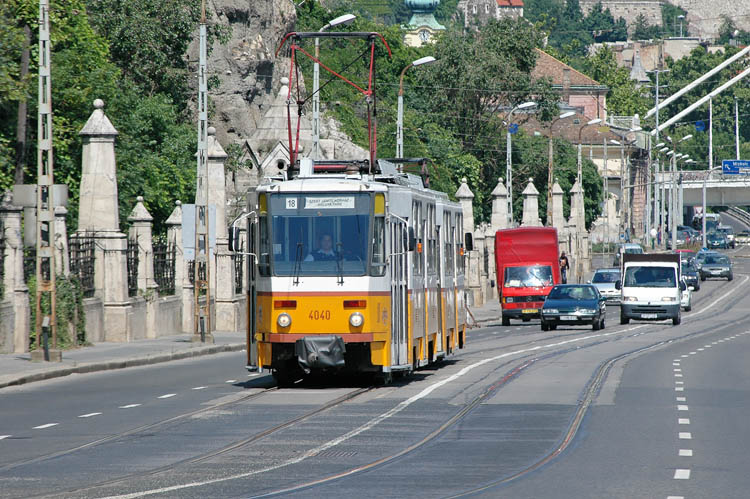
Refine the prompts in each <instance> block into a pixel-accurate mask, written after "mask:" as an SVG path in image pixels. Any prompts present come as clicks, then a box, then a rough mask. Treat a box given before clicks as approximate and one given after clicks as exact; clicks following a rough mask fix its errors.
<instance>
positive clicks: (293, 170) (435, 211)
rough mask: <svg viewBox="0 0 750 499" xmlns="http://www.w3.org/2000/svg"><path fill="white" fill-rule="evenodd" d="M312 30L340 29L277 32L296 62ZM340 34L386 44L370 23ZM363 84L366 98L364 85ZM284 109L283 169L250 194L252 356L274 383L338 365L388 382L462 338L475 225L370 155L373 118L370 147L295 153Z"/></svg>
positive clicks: (394, 165)
mask: <svg viewBox="0 0 750 499" xmlns="http://www.w3.org/2000/svg"><path fill="white" fill-rule="evenodd" d="M317 35H325V36H335V35H336V33H317V32H316V33H291V34H289V35H287V37H285V40H287V39H289V40H291V53H292V58H291V60H292V65H293V66H294V60H295V57H294V54H295V50H300V47H299V43H300V41H301V40H302V39H304V38H307V37H314V36H317ZM342 35H345V36H346V37H347V38H357V37H359V38H362V39H364V40H367V41H368V42H369V47H368V48H367V49H366V50H370V51H371V53H372V54H373V57H374V46H375V43H377V42H379V41H382V42H383V44H386V42H385V40H384V39H383V38H382V36H380V35H379V34H377V33H346V34H342ZM283 43H284V42H282V45H283ZM386 47H387V44H386ZM323 67H324V68H325V66H323ZM325 69H327V68H325ZM373 70H374V67H373V66H371V68H370V74H372V71H373ZM329 71H330V70H329ZM294 74H295V73H294V68H292V71H290V80H291V79H292V78H293V76H294ZM334 74H335V73H334ZM347 81H348V80H347ZM370 84H371V85H373V84H374V78H370ZM291 87H292V85H291V84H290V92H291ZM357 88H359V87H357ZM360 90H362V89H360ZM364 92H366V93H367V95H368V97H369V99H371V100H372V101H374V89H373V88H372V87H370V88H367V89H366V90H364ZM290 100H291V99H290ZM373 107H374V106H373ZM291 114H292V113H291V111H289V116H290V119H289V123H290V133H289V137H290V139H289V140H290V156H291V157H290V167H289V169H288V170H287V171H286V172H283V173H282V175H281V176H280V177H276V178H266V179H264V181H263V182H262V183H261V185H260V186H259V187H258V188H257V189H256V190H255V191H254V192H252V193H251V194H249V195H248V206H247V207H248V211H247V213H248V215H249V216H248V217H247V219H246V220H247V227H246V228H247V234H248V236H249V237H248V239H249V245H248V246H249V253H250V254H251V256H252V258H249V259H248V260H249V261H251V262H252V263H251V265H250V266H249V272H248V274H249V275H248V283H249V290H248V300H247V303H248V331H247V354H248V359H247V360H248V367H249V368H263V369H269V370H271V371H272V373H273V375H274V376H275V378H276V379H277V382H278V383H279V384H280V385H285V384H289V383H292V382H294V381H296V380H298V379H300V378H302V377H304V376H305V375H312V374H318V373H325V374H327V373H335V372H343V373H347V374H348V373H354V374H370V375H374V376H376V377H378V378H380V379H381V380H382V381H384V382H388V381H390V380H391V379H392V376H393V375H394V374H403V373H408V372H410V371H413V370H415V369H417V368H419V367H421V366H425V365H427V364H429V363H432V362H435V361H437V360H439V359H441V358H444V357H446V356H449V355H451V354H452V353H454V352H455V351H456V350H457V349H460V348H463V346H464V343H465V339H466V309H465V304H464V279H465V276H464V272H465V265H464V250H465V249H471V248H470V247H468V248H467V247H466V246H467V245H469V246H470V245H471V235H470V234H468V236H465V235H464V233H463V229H462V228H463V215H462V210H461V206H460V205H459V204H458V203H456V202H453V201H451V200H450V199H449V198H448V196H447V195H446V194H445V193H442V192H438V191H434V190H431V189H429V188H427V187H426V186H425V183H424V181H423V178H422V177H421V176H419V175H415V174H412V173H406V172H404V171H403V168H402V167H401V164H400V163H399V162H397V161H396V160H391V161H389V160H385V159H377V157H376V151H375V147H374V144H375V143H376V141H375V140H374V126H373V128H372V129H371V133H370V140H371V147H370V155H369V158H367V159H362V160H352V161H331V160H328V161H313V160H312V159H310V158H300V157H299V155H298V154H297V146H298V144H299V142H297V143H296V144H295V143H293V141H292V131H291V129H292V125H291V123H292V119H291ZM374 118H375V117H373V119H371V120H368V123H371V124H373V123H374ZM297 130H299V128H298V129H297ZM235 237H236V231H235V229H234V228H233V230H231V231H230V242H231V241H232V240H233V239H234V238H235Z"/></svg>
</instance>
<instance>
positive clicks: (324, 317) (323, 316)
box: [307, 310, 331, 321]
mask: <svg viewBox="0 0 750 499" xmlns="http://www.w3.org/2000/svg"><path fill="white" fill-rule="evenodd" d="M307 317H308V319H310V320H313V321H329V320H331V311H330V310H311V311H310V315H308V316H307Z"/></svg>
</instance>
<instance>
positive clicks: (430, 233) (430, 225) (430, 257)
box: [425, 204, 435, 274]
mask: <svg viewBox="0 0 750 499" xmlns="http://www.w3.org/2000/svg"><path fill="white" fill-rule="evenodd" d="M425 238H426V240H427V273H428V274H434V273H435V206H434V205H431V204H428V205H427V231H426V234H425Z"/></svg>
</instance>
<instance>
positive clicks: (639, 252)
mask: <svg viewBox="0 0 750 499" xmlns="http://www.w3.org/2000/svg"><path fill="white" fill-rule="evenodd" d="M622 252H623V253H628V254H630V255H642V254H643V249H642V248H640V247H635V248H625V249H623V250H622Z"/></svg>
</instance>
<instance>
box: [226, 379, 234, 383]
mask: <svg viewBox="0 0 750 499" xmlns="http://www.w3.org/2000/svg"><path fill="white" fill-rule="evenodd" d="M224 383H237V380H236V379H228V380H226V381H225V382H224Z"/></svg>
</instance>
